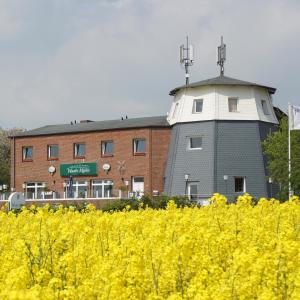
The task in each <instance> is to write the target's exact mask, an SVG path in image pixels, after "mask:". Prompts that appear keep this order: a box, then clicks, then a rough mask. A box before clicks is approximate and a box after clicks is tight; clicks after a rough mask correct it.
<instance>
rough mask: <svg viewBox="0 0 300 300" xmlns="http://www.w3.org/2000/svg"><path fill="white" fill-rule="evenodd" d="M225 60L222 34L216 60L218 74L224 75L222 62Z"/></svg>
mask: <svg viewBox="0 0 300 300" xmlns="http://www.w3.org/2000/svg"><path fill="white" fill-rule="evenodd" d="M225 60H226V44H224V43H223V36H221V45H220V46H219V47H218V61H217V64H218V65H219V66H220V75H221V76H223V75H224V63H225Z"/></svg>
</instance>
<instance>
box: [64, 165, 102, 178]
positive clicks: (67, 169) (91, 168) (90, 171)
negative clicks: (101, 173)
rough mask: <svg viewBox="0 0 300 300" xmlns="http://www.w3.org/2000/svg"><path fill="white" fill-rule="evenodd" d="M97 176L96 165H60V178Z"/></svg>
mask: <svg viewBox="0 0 300 300" xmlns="http://www.w3.org/2000/svg"><path fill="white" fill-rule="evenodd" d="M88 175H97V163H81V164H61V165H60V176H88Z"/></svg>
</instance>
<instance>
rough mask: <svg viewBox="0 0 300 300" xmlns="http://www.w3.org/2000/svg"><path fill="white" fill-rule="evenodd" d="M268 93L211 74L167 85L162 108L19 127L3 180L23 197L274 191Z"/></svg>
mask: <svg viewBox="0 0 300 300" xmlns="http://www.w3.org/2000/svg"><path fill="white" fill-rule="evenodd" d="M274 93H275V89H274V88H272V87H268V86H263V85H259V84H255V83H251V82H246V81H241V80H237V79H233V78H230V77H226V76H224V75H220V76H218V77H216V78H212V79H208V80H204V81H200V82H196V83H192V84H187V85H185V86H182V87H178V88H176V89H174V90H172V91H171V92H170V95H171V96H173V97H174V98H173V102H172V105H171V109H170V112H169V114H168V116H167V117H166V116H161V117H148V118H137V119H124V120H113V121H102V122H91V121H85V122H81V123H77V124H66V125H51V126H45V127H42V128H38V129H35V130H30V131H25V132H22V133H20V134H18V135H17V136H14V137H12V139H11V145H12V168H11V174H12V176H11V187H12V188H13V189H14V190H16V191H18V192H24V194H25V195H26V197H27V198H29V199H36V198H47V197H50V198H52V197H53V198H94V199H96V198H100V199H103V198H114V197H128V196H139V195H141V194H143V193H149V194H154V195H158V194H161V193H164V194H167V195H170V196H175V195H188V196H189V197H190V198H192V199H207V198H209V197H211V196H212V194H213V193H215V192H219V193H222V194H224V195H226V196H227V198H228V199H229V200H230V201H233V200H234V199H235V198H236V197H237V196H238V195H240V194H243V193H245V192H248V193H250V194H252V195H253V196H255V197H272V196H275V195H276V186H275V185H273V183H272V181H271V180H270V178H269V176H268V171H267V161H266V157H265V156H264V154H263V149H262V141H263V140H264V139H265V138H266V137H267V135H268V134H269V133H270V132H272V131H273V130H276V129H277V127H278V120H277V117H276V114H275V112H274V108H273V103H272V95H273V94H274Z"/></svg>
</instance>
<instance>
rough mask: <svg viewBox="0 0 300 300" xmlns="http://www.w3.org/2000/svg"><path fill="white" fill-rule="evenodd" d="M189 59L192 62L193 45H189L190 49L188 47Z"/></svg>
mask: <svg viewBox="0 0 300 300" xmlns="http://www.w3.org/2000/svg"><path fill="white" fill-rule="evenodd" d="M189 58H190V60H191V62H193V61H194V46H193V45H190V47H189Z"/></svg>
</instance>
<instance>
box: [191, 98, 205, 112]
mask: <svg viewBox="0 0 300 300" xmlns="http://www.w3.org/2000/svg"><path fill="white" fill-rule="evenodd" d="M202 109H203V99H195V100H194V103H193V113H194V114H196V113H201V112H202Z"/></svg>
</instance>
